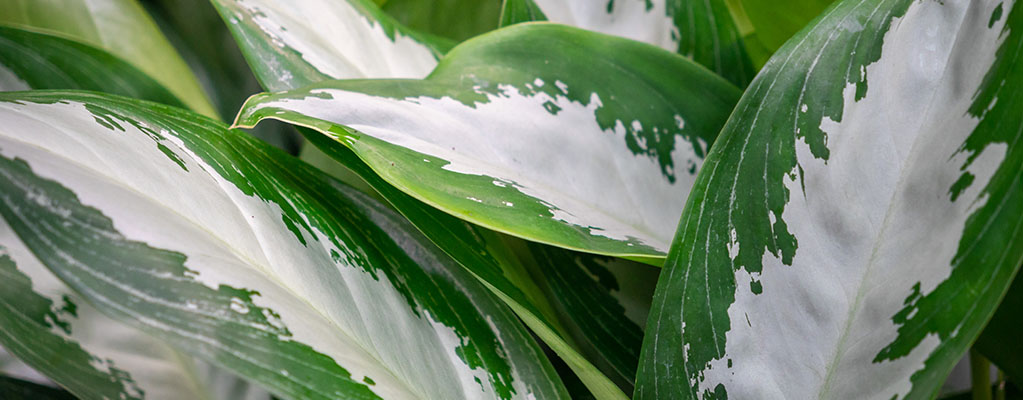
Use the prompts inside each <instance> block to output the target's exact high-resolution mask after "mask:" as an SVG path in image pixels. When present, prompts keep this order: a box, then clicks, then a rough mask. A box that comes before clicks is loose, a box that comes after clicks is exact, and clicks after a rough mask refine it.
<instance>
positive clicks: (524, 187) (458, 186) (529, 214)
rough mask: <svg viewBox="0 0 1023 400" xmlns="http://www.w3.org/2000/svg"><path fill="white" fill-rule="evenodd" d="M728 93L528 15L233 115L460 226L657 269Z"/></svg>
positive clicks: (632, 45) (268, 97)
mask: <svg viewBox="0 0 1023 400" xmlns="http://www.w3.org/2000/svg"><path fill="white" fill-rule="evenodd" d="M609 76H614V77H615V79H607V77H609ZM737 95H738V91H737V90H736V89H735V88H734V87H733V86H732V85H730V84H728V83H727V82H725V81H724V80H723V79H720V78H719V77H717V76H715V75H713V74H711V73H710V72H708V71H706V70H705V69H703V68H701V67H699V66H697V65H696V64H694V63H692V62H690V61H689V60H687V59H685V58H682V57H678V56H675V55H672V54H670V53H666V52H663V51H661V50H659V49H657V48H656V47H653V46H650V45H645V44H641V43H636V42H634V41H630V40H625V39H620V38H615V37H611V36H605V35H601V34H596V33H592V32H586V31H582V30H578V29H574V28H570V27H565V26H559V25H552V24H527V25H516V26H513V27H509V28H505V29H502V30H499V31H495V32H492V33H490V34H487V35H484V36H481V37H479V38H476V39H473V40H470V41H468V42H465V43H464V44H462V45H460V46H459V47H458V48H456V49H454V50H452V51H451V53H450V54H449V55H448V56H447V57H445V58H444V60H443V61H442V62H441V64H440V65H439V66H438V67H437V69H436V70H435V71H434V72H433V73H432V74H431V75H430V77H429V78H428V79H426V80H356V81H332V82H324V83H321V84H319V85H316V86H314V87H310V88H305V89H299V90H295V91H290V92H284V93H278V94H265V95H259V96H254V97H253V98H251V99H250V100H249V101H248V102H247V103H246V105H245V107H244V108H243V109H242V112H241V114H240V115H239V117H238V120H237V121H236V125H239V126H244V127H249V126H253V125H255V124H256V123H257V122H258V121H260V120H261V119H264V118H273V119H279V120H282V121H285V122H289V123H294V124H296V125H300V126H305V127H310V128H313V129H316V130H318V131H320V132H323V133H324V134H326V135H328V136H330V137H332V138H334V139H335V140H338V141H341V142H342V143H344V144H345V145H347V146H349V147H350V148H352V149H353V150H354V151H355V152H356V153H357V154H358V155H359V157H360V158H361V159H362V160H363V161H365V162H366V163H367V164H369V165H370V167H372V168H373V170H374V171H376V172H377V173H378V174H380V175H381V176H382V177H383V178H384V179H385V180H387V181H388V182H390V183H391V184H393V185H394V186H396V187H398V188H399V189H401V190H402V191H405V192H406V193H409V194H411V195H412V196H414V197H416V198H418V199H420V200H422V201H424V202H426V203H428V204H430V205H432V206H434V207H437V208H440V209H442V210H444V211H446V212H448V213H450V214H452V215H455V216H457V217H459V218H462V219H464V220H467V221H470V222H473V223H476V224H479V225H482V226H484V227H487V228H489V229H493V230H497V231H500V232H504V233H509V234H511V235H514V236H518V237H521V238H524V239H527V240H533V241H538V242H542V243H548V244H552V245H556V246H561V247H565V248H569V249H576V250H580V251H586V252H592V253H598V254H606V255H616V256H625V257H633V258H636V259H641V260H644V261H646V262H650V263H653V264H659V263H660V257H663V256H664V254H665V252H666V251H667V249H668V243H669V241H670V237H671V235H672V232H674V229H675V224H674V222H673V221H675V220H676V219H677V218H678V215H679V213H680V212H681V206H682V204H683V202H684V199H685V197H686V194H687V193H688V191H689V187H690V185H691V183H692V181H693V179H694V177H695V173H696V170H697V169H698V168H699V166H700V164H701V163H702V159H703V156H704V154H705V152H706V150H707V147H708V146H709V145H710V143H711V142H713V140H714V137H715V136H716V133H717V131H718V129H720V127H721V125H722V123H723V121H724V119H725V118H726V116H727V115H728V113H729V112H730V111H731V109H732V104H733V102H734V101H735V99H736V97H737ZM342 124H344V125H342Z"/></svg>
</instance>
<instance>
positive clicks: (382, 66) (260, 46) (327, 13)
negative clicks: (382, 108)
mask: <svg viewBox="0 0 1023 400" xmlns="http://www.w3.org/2000/svg"><path fill="white" fill-rule="evenodd" d="M212 1H213V4H214V5H215V6H217V10H218V11H220V14H221V16H222V17H223V18H224V20H225V21H226V22H227V26H228V28H230V29H231V32H232V33H233V34H234V36H235V39H236V40H237V41H238V45H239V47H240V48H241V49H242V53H244V54H245V57H246V58H247V59H248V60H249V65H250V66H251V67H252V71H253V72H254V73H255V74H256V77H257V78H259V81H260V83H262V84H263V87H264V88H266V89H267V90H273V91H280V90H287V89H292V88H296V87H302V86H307V85H310V84H313V83H317V82H320V81H325V80H329V79H355V78H422V77H424V76H426V74H428V73H430V70H432V69H433V67H434V66H436V65H437V59H438V58H439V57H440V55H441V54H443V53H444V52H445V51H447V49H449V48H450V47H451V43H450V41H447V40H445V39H439V38H435V37H432V36H429V35H426V34H423V33H419V32H416V31H414V30H411V29H409V28H407V27H404V26H402V25H401V24H399V23H398V22H397V21H395V20H394V18H393V17H391V16H389V15H387V14H385V13H384V12H383V11H382V10H380V8H379V7H377V5H376V4H374V3H373V2H372V1H371V0H294V1H288V2H279V1H271V0H212Z"/></svg>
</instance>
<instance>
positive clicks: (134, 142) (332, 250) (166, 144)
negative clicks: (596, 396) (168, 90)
mask: <svg viewBox="0 0 1023 400" xmlns="http://www.w3.org/2000/svg"><path fill="white" fill-rule="evenodd" d="M0 99H4V100H5V102H3V103H0V120H2V121H3V122H4V123H3V126H4V127H5V129H4V131H3V133H2V136H0V155H2V157H0V187H2V191H0V193H3V194H4V196H3V197H0V215H3V217H4V219H5V220H6V221H7V223H9V224H10V225H11V227H12V228H13V229H14V231H15V232H16V234H17V236H18V238H19V239H20V240H21V241H22V242H24V243H25V245H26V246H27V247H28V248H29V249H30V250H31V252H32V253H33V254H34V255H35V256H36V257H38V258H39V259H40V261H42V262H43V263H44V264H45V265H46V266H47V267H48V268H49V269H50V270H52V271H53V272H54V273H55V274H56V275H57V276H58V277H59V278H60V279H61V280H62V281H64V282H66V283H67V284H68V285H69V286H71V288H72V289H74V290H75V291H76V292H78V293H81V294H82V295H83V296H84V297H85V298H87V299H88V300H89V301H90V302H91V303H93V304H94V305H95V306H96V307H97V308H98V309H100V310H102V311H103V312H104V313H107V314H109V315H111V316H113V317H115V318H116V319H118V320H121V321H125V322H128V323H130V324H132V325H134V326H137V327H140V328H141V329H143V330H145V331H147V332H149V333H151V334H153V335H155V336H157V337H160V338H162V339H164V340H166V341H168V342H169V343H171V344H172V345H174V346H175V347H178V348H180V349H182V350H184V351H187V352H189V353H192V354H193V355H195V356H196V357H200V358H202V359H205V360H209V361H211V362H213V363H214V364H216V365H219V366H223V367H225V368H228V369H231V370H233V371H235V372H236V373H238V374H240V375H242V376H244V377H246V378H248V379H251V380H252V381H255V382H259V383H261V384H263V385H265V386H266V387H268V388H269V389H271V391H273V392H275V393H277V394H280V395H283V396H287V397H297V398H308V399H328V398H338V397H343V398H356V399H358V398H445V399H448V398H450V399H459V398H501V399H506V398H530V397H535V398H562V397H564V388H563V387H562V386H561V383H560V381H559V379H558V378H557V376H556V375H555V374H554V372H553V370H552V368H551V366H550V364H549V363H548V362H547V360H546V359H545V357H544V355H543V354H542V352H541V351H540V349H539V348H538V346H537V345H536V343H535V342H533V341H532V339H531V338H530V337H529V335H528V333H527V332H526V331H525V330H524V328H523V327H522V326H521V325H520V324H519V323H518V321H516V320H515V317H514V315H512V314H511V313H510V312H509V311H508V310H507V309H506V308H504V306H503V305H501V304H500V303H499V302H498V300H497V299H496V298H495V297H494V296H493V295H491V294H490V293H489V292H488V291H487V290H486V289H485V288H484V287H482V286H481V285H480V284H479V283H478V282H477V281H476V280H475V279H474V278H473V277H472V276H471V275H469V274H468V273H467V272H465V271H464V270H463V269H462V268H461V267H459V266H457V265H455V263H454V262H453V261H451V260H450V259H449V258H447V257H446V256H444V255H443V253H441V252H440V250H438V249H437V248H436V247H435V246H434V245H432V244H431V243H430V242H428V241H427V240H426V239H425V238H423V237H422V236H420V235H419V234H418V232H417V231H415V230H414V228H412V227H411V226H410V225H409V224H408V223H407V221H405V220H404V219H402V218H401V217H400V216H398V215H396V214H395V213H394V212H393V211H390V210H389V209H387V208H385V207H383V206H381V205H379V204H378V203H375V202H373V201H372V200H370V199H368V198H367V197H365V196H364V195H362V194H361V193H358V192H357V191H354V190H352V189H350V188H347V187H344V186H342V185H340V184H338V183H337V182H336V181H333V180H331V179H329V178H327V177H325V176H323V175H322V174H321V173H319V172H318V171H315V170H313V169H311V168H309V167H308V166H306V165H304V164H302V163H300V162H298V161H296V160H294V159H292V158H290V157H288V156H287V155H285V154H283V153H281V152H280V151H278V150H276V149H273V148H270V147H269V146H267V145H265V144H263V143H262V142H259V141H258V140H256V139H254V138H251V137H249V136H247V135H245V134H242V133H240V132H237V131H230V130H227V129H225V128H224V127H223V126H222V125H220V124H218V123H216V122H214V121H212V120H208V119H205V118H201V117H199V116H197V115H195V114H191V113H186V112H182V111H180V110H178V109H174V108H170V107H162V106H159V105H156V104H150V103H140V102H137V101H132V100H128V99H123V98H118V97H112V96H102V95H94V94H85V93H71V92H68V93H44V94H28V93H16V94H3V95H0ZM44 121H45V122H44ZM43 149H45V150H43Z"/></svg>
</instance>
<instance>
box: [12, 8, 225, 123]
mask: <svg viewBox="0 0 1023 400" xmlns="http://www.w3.org/2000/svg"><path fill="white" fill-rule="evenodd" d="M0 23H2V24H10V25H14V26H17V27H23V28H30V29H37V30H40V31H42V32H46V33H53V34H58V35H64V36H66V37H68V38H70V39H74V40H77V41H80V42H83V43H86V44H89V45H91V46H95V47H97V48H100V49H103V50H106V51H108V52H110V53H111V54H113V55H115V56H117V57H119V58H120V59H122V60H124V61H125V62H128V63H129V64H131V65H133V66H135V67H136V68H138V69H139V70H141V71H142V72H144V73H145V74H146V75H149V76H150V77H152V78H153V79H154V80H156V81H157V82H159V83H160V84H161V85H163V86H164V87H166V88H167V89H168V90H170V91H171V93H173V94H174V95H175V96H176V97H177V98H179V99H181V101H182V102H184V103H185V104H186V105H188V107H190V108H191V109H193V110H195V111H197V112H199V113H202V114H204V115H207V116H211V117H215V116H216V115H217V113H216V111H215V110H214V109H213V106H212V105H211V104H210V102H209V100H208V99H207V98H206V95H205V94H203V91H202V88H201V87H200V86H199V82H198V81H197V80H196V79H195V76H194V75H193V74H192V71H191V70H190V69H189V68H188V65H186V64H185V62H184V60H182V59H181V57H180V56H179V55H178V53H177V52H176V51H175V50H174V47H172V46H171V44H170V43H169V42H168V41H167V39H166V38H165V37H164V36H163V34H162V33H160V29H159V28H157V26H156V24H154V23H153V21H152V19H151V18H149V15H148V14H146V12H145V10H144V9H142V6H140V5H139V4H138V3H137V2H136V1H135V0H32V1H20V0H0Z"/></svg>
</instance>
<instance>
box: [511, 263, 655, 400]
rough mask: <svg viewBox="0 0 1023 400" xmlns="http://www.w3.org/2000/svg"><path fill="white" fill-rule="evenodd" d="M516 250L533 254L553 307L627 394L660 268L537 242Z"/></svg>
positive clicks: (535, 270)
mask: <svg viewBox="0 0 1023 400" xmlns="http://www.w3.org/2000/svg"><path fill="white" fill-rule="evenodd" d="M518 250H519V251H518V252H517V253H518V254H531V255H532V258H533V259H534V260H535V261H534V262H533V263H527V265H529V266H531V267H532V268H531V271H530V272H531V273H532V274H533V276H535V280H536V281H537V282H540V283H542V284H543V285H544V288H545V293H546V294H547V298H549V299H551V301H552V302H553V303H555V304H556V305H557V310H558V317H560V319H561V322H562V324H563V325H564V326H566V327H568V329H569V331H570V334H571V336H572V338H573V339H574V340H575V341H576V342H577V343H580V345H581V346H580V347H581V353H582V354H584V355H586V358H587V359H589V360H594V361H593V362H594V364H596V365H598V366H599V367H600V369H601V370H602V371H606V374H607V375H608V376H609V377H611V378H612V379H613V380H614V381H615V382H616V383H617V384H618V386H619V387H621V388H623V390H625V391H626V392H631V391H632V389H633V386H634V383H635V379H636V367H637V365H639V355H640V349H641V346H642V342H643V327H644V326H645V325H646V318H647V314H648V313H649V312H650V301H651V298H652V296H653V292H654V286H655V284H656V283H657V277H658V273H659V272H660V269H658V268H654V267H651V266H647V265H642V264H638V263H636V262H633V261H628V260H625V259H621V258H613V257H603V256H596V255H592V254H586V253H577V252H571V251H568V250H563V249H559V248H556V247H551V246H545V245H542V244H537V243H529V244H528V247H524V248H521V249H518Z"/></svg>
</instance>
